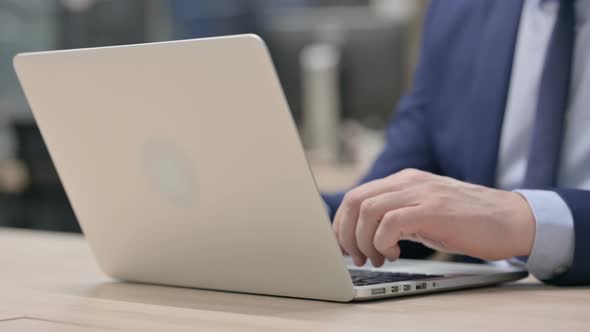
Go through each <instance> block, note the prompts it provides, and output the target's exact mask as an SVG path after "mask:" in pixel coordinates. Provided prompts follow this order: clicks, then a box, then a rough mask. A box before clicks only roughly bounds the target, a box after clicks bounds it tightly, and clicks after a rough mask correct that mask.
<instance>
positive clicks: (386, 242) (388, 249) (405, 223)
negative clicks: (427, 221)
mask: <svg viewBox="0 0 590 332" xmlns="http://www.w3.org/2000/svg"><path fill="white" fill-rule="evenodd" d="M423 224H424V222H423V220H422V219H421V207H420V206H411V207H404V208H400V209H397V210H394V211H389V212H387V213H386V214H385V215H384V216H383V219H382V220H381V223H380V224H379V227H378V228H377V231H376V232H375V238H374V241H373V244H374V245H375V249H377V251H379V253H381V254H382V255H383V256H385V257H386V258H387V259H388V260H390V261H391V260H395V259H398V258H399V255H400V249H399V246H398V242H399V241H400V240H401V239H402V238H403V237H404V236H406V235H408V234H415V233H418V232H420V230H421V228H422V226H423Z"/></svg>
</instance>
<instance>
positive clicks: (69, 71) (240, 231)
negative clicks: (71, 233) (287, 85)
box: [14, 35, 527, 302]
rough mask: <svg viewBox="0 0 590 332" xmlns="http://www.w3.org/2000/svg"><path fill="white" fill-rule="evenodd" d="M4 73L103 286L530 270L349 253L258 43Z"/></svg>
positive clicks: (466, 276)
mask: <svg viewBox="0 0 590 332" xmlns="http://www.w3.org/2000/svg"><path fill="white" fill-rule="evenodd" d="M14 66H15V68H16V71H17V74H18V77H19V80H20V82H21V85H22V87H23V89H24V91H25V94H26V96H27V99H28V101H29V104H30V106H31V108H32V110H33V113H34V116H35V119H36V121H37V124H38V125H39V128H40V130H41V133H42V135H43V138H44V140H45V143H46V145H47V147H48V149H49V152H50V154H51V157H52V160H53V162H54V164H55V167H56V169H57V171H58V174H59V176H60V179H61V181H62V183H63V185H64V188H65V190H66V192H67V195H68V198H69V199H70V202H71V204H72V207H73V209H74V212H75V214H76V217H77V219H78V220H79V222H80V225H81V227H82V230H83V232H84V234H85V236H86V238H87V239H88V242H89V244H90V247H91V249H92V251H93V253H94V255H95V256H96V259H97V262H98V264H99V266H100V267H101V268H102V270H103V271H104V272H105V273H106V274H107V275H109V276H111V277H113V278H116V279H120V280H126V281H134V282H142V283H152V284H163V285H172V286H182V287H192V288H201V289H210V290H220V291H231V292H243V293H254V294H266V295H275V296H286V297H296V298H306V299H317V300H328V301H340V302H347V301H359V300H369V299H378V298H384V297H398V296H406V295H415V294H426V293H431V292H438V291H446V290H450V289H458V288H467V287H476V286H484V285H491V284H498V283H502V282H508V281H513V280H517V279H520V278H523V277H526V276H527V272H526V271H523V270H520V269H517V268H510V267H505V268H499V267H492V266H486V265H481V264H459V263H444V262H431V261H410V260H403V259H400V260H398V261H396V262H394V263H388V264H386V265H385V266H384V267H382V268H378V269H377V268H372V267H371V266H365V267H361V268H358V267H354V266H352V264H351V262H350V261H349V260H348V258H346V257H344V258H343V256H342V253H341V252H340V249H339V246H338V243H337V241H336V239H335V238H334V235H333V233H332V230H331V225H330V220H329V217H328V214H327V211H326V208H325V206H324V203H323V201H322V198H321V196H320V194H319V192H318V189H317V187H316V184H315V181H314V178H313V175H312V173H311V171H310V168H309V166H308V163H307V160H306V158H305V154H304V150H303V148H302V145H301V142H300V139H299V136H298V132H297V129H296V126H295V124H294V121H293V119H292V117H291V114H290V112H289V107H288V105H287V102H286V100H285V97H284V95H283V91H282V89H281V86H280V84H279V80H278V78H277V75H276V73H275V70H274V68H273V64H272V61H271V58H270V56H269V53H268V50H267V48H266V46H265V44H264V42H263V41H262V40H261V39H260V38H259V37H257V36H256V35H238V36H228V37H220V38H207V39H195V40H182V41H171V42H161V43H151V44H140V45H128V46H114V47H104V48H90V49H80V50H67V51H52V52H39V53H27V54H19V55H17V56H16V57H15V58H14Z"/></svg>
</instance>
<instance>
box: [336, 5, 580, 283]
mask: <svg viewBox="0 0 590 332" xmlns="http://www.w3.org/2000/svg"><path fill="white" fill-rule="evenodd" d="M589 65H590V1H586V0H577V1H576V0H510V1H499V0H497V1H491V0H452V1H448V0H447V1H440V0H439V1H437V0H434V1H432V2H431V5H430V9H429V12H428V14H427V17H426V20H425V24H424V29H423V41H422V47H421V55H420V61H419V64H418V67H417V69H416V73H415V76H414V84H413V87H412V89H411V90H410V91H409V93H408V94H407V95H406V96H405V97H404V98H403V99H402V100H401V102H400V104H399V105H398V110H397V113H396V116H395V118H394V119H393V121H392V122H391V124H390V126H389V128H388V130H387V142H386V145H385V148H384V150H383V152H382V153H381V155H380V156H379V157H378V159H377V160H376V161H375V163H374V164H373V166H372V168H371V170H370V171H369V172H368V174H367V175H366V176H365V177H364V179H363V180H362V181H361V183H360V185H359V186H358V187H356V188H353V189H352V190H350V191H348V192H347V193H346V194H344V193H340V194H335V195H324V199H325V201H326V204H327V205H328V207H329V210H330V211H331V213H332V217H333V220H334V221H333V229H334V232H335V234H336V237H337V239H338V241H339V242H340V245H341V247H342V250H343V252H344V253H348V254H350V255H351V256H352V258H353V260H354V262H355V264H357V265H361V264H364V263H365V262H366V260H367V259H369V260H370V261H371V262H372V264H373V265H375V266H380V265H382V264H383V263H384V261H385V259H388V260H395V259H396V258H398V257H399V256H400V246H399V241H400V240H408V239H409V240H412V241H414V242H420V243H422V244H424V245H426V246H428V247H431V248H434V249H439V250H443V251H447V252H453V253H460V254H464V255H468V256H473V257H477V258H481V259H485V260H503V259H511V258H514V259H519V260H521V261H524V262H526V265H527V268H528V269H529V271H530V272H531V273H532V274H533V275H535V276H536V277H537V278H539V279H541V280H543V281H545V282H548V283H553V284H558V285H579V284H590V131H589V130H588V129H586V128H587V127H589V126H590V109H589V108H590V67H589ZM493 188H499V189H493ZM402 248H404V249H403V250H401V251H404V253H405V252H406V251H411V250H413V248H414V247H412V246H405V245H404V246H402Z"/></svg>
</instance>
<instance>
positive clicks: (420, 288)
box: [416, 282, 426, 290]
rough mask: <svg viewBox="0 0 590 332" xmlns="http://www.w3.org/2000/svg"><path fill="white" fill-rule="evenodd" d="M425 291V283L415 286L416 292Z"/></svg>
mask: <svg viewBox="0 0 590 332" xmlns="http://www.w3.org/2000/svg"><path fill="white" fill-rule="evenodd" d="M424 289H426V283H425V282H420V283H417V284H416V290H424Z"/></svg>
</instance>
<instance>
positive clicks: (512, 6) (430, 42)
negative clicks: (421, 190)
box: [324, 0, 590, 285]
mask: <svg viewBox="0 0 590 332" xmlns="http://www.w3.org/2000/svg"><path fill="white" fill-rule="evenodd" d="M521 11H522V0H509V1H489V0H453V1H448V0H447V1H437V0H434V1H432V2H431V6H430V9H429V11H428V14H427V17H426V20H425V23H424V29H423V40H422V46H421V52H420V61H419V64H418V67H417V69H416V72H415V75H414V84H413V87H412V89H411V90H410V91H409V92H408V94H407V95H405V96H404V97H403V98H402V99H401V101H400V103H399V105H398V109H397V112H396V116H395V117H394V119H393V120H392V122H391V123H390V125H389V128H388V130H387V140H386V145H385V147H384V149H383V151H382V152H381V154H380V156H379V157H378V159H377V160H376V161H375V163H374V164H373V166H372V168H371V169H370V171H369V172H368V174H367V175H366V176H365V177H364V178H363V179H362V181H361V183H363V182H367V181H370V180H374V179H378V178H382V177H385V176H387V175H390V174H393V173H395V172H397V171H399V170H402V169H404V168H410V167H412V168H418V169H422V170H425V171H429V172H432V173H436V174H442V175H446V176H450V177H453V178H456V179H459V180H463V181H468V182H472V183H477V184H481V185H485V186H490V187H491V186H493V185H494V183H495V172H496V164H497V158H498V147H499V141H500V132H501V127H502V121H503V117H504V110H505V108H506V99H507V95H508V88H509V83H510V73H511V68H512V58H513V54H514V46H515V42H516V35H517V31H518V25H519V22H520V13H521ZM589 125H590V124H589ZM588 171H589V172H590V165H589V168H588ZM555 191H556V192H557V193H558V194H559V195H560V196H561V197H562V198H563V199H564V200H565V202H566V203H567V204H568V206H569V208H570V210H571V211H572V214H573V217H574V230H575V253H574V260H573V264H572V266H571V268H570V269H569V271H568V272H567V273H565V274H564V275H562V276H560V277H558V278H555V279H553V280H547V281H548V282H551V283H555V284H561V285H573V284H588V283H590V191H585V190H576V189H567V188H559V189H555ZM342 197H343V194H342V193H340V194H335V195H324V199H325V200H326V203H327V204H328V205H329V207H330V209H331V211H332V212H333V211H336V210H337V208H338V206H339V205H340V202H341V201H342ZM403 250H404V248H403V247H402V251H403Z"/></svg>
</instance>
